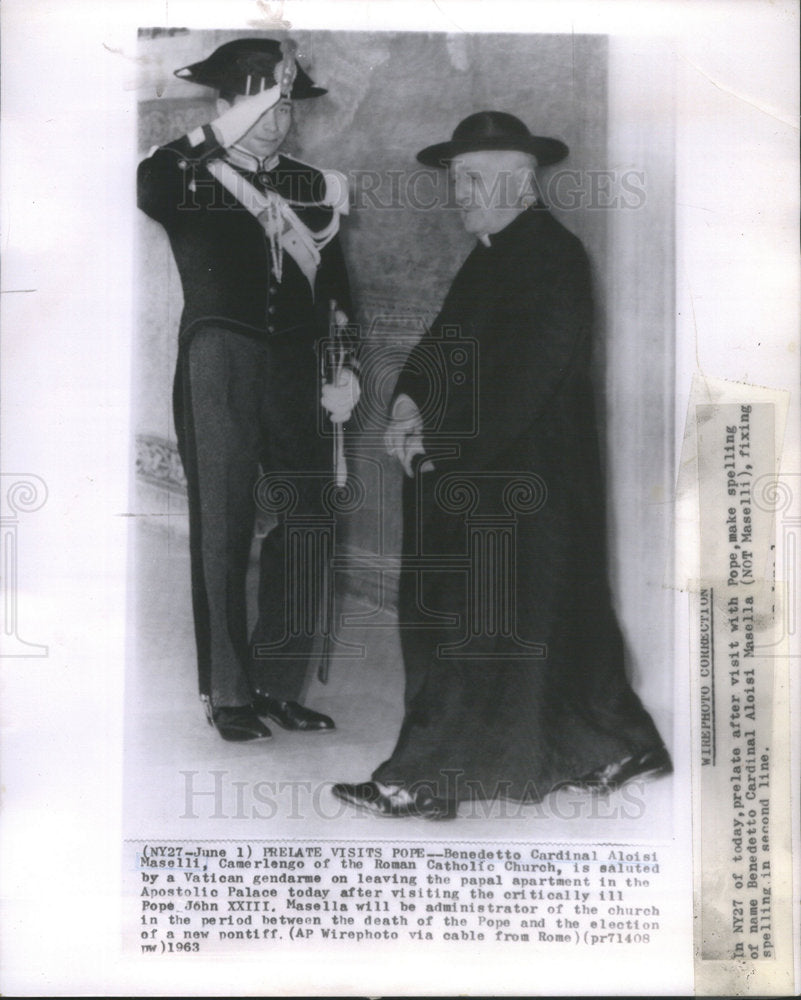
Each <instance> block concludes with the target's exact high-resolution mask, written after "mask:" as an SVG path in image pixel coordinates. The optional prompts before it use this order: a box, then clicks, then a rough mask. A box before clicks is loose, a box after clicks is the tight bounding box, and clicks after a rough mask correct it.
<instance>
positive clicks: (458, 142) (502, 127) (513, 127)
mask: <svg viewBox="0 0 801 1000" xmlns="http://www.w3.org/2000/svg"><path fill="white" fill-rule="evenodd" d="M507 149H509V150H511V149H515V150H518V151H520V152H521V153H531V154H533V155H534V156H536V157H537V162H538V163H539V165H540V166H547V164H549V163H558V162H559V160H563V159H564V158H565V157H566V156H567V154H568V152H569V150H568V148H567V146H566V145H565V144H564V143H563V142H560V140H559V139H548V138H546V137H545V136H541V135H532V134H531V133H530V132H529V130H528V129H527V128H526V126H525V125H524V124H523V122H521V121H520V119H519V118H515V116H514V115H509V114H507V113H506V112H505V111H479V112H477V113H476V114H474V115H470V116H469V117H467V118H465V119H464V120H463V121H460V122H459V124H458V125H457V126H456V128H455V129H454V131H453V136H452V137H451V141H450V142H438V143H436V144H435V145H434V146H426V148H425V149H421V150H420V152H419V153H418V154H417V159H418V160H419V161H420V162H421V163H424V164H425V165H426V166H427V167H444V166H447V165H448V164H449V163H450V162H451V160H452V159H453V158H454V157H456V156H461V155H462V154H463V153H477V152H481V151H483V150H507Z"/></svg>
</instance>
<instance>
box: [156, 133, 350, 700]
mask: <svg viewBox="0 0 801 1000" xmlns="http://www.w3.org/2000/svg"><path fill="white" fill-rule="evenodd" d="M334 176H336V175H334ZM138 180H139V205H140V207H141V208H142V209H143V210H144V211H145V212H146V213H147V214H148V215H149V216H150V217H151V218H152V219H155V220H156V221H157V222H159V223H161V225H162V226H163V227H164V229H165V230H166V232H167V235H168V237H169V240H170V244H171V247H172V251H173V255H174V257H175V261H176V264H177V266H178V270H179V273H180V276H181V282H182V287H183V293H184V309H183V314H182V317H181V323H180V346H179V353H178V364H177V368H176V376H175V384H174V397H173V402H174V411H175V426H176V431H177V436H178V448H179V451H180V454H181V459H182V462H183V465H184V469H185V472H186V477H187V486H188V499H189V527H190V551H191V557H192V597H193V607H194V618H195V635H196V640H197V650H198V666H199V684H200V693H201V695H202V696H208V697H209V698H210V699H211V703H212V704H213V705H214V706H223V705H225V706H237V705H244V704H248V703H249V702H250V700H251V697H252V692H253V690H254V689H255V690H257V691H259V692H260V693H265V694H270V695H272V696H273V697H277V698H279V699H283V700H294V699H296V698H298V697H299V696H300V694H301V691H302V689H303V686H304V682H305V678H306V674H307V668H308V655H309V652H310V650H311V646H312V642H313V639H314V630H313V629H309V628H306V629H305V630H299V631H298V630H295V631H293V630H292V629H291V628H289V626H288V624H287V623H291V622H293V621H295V620H296V619H297V618H298V615H297V614H296V613H295V612H294V611H292V610H291V609H288V605H287V602H288V601H290V600H291V599H292V598H291V597H289V596H288V595H287V589H288V585H287V583H286V580H287V579H288V577H287V569H286V566H287V563H286V559H287V551H286V549H287V546H286V544H285V542H286V537H285V535H284V534H283V525H282V524H281V523H279V524H277V525H276V526H275V527H274V528H273V530H272V531H270V533H269V534H268V535H267V537H266V538H265V540H264V543H263V545H262V551H261V568H260V583H259V591H258V620H257V622H256V624H255V627H254V629H253V631H252V633H251V635H250V637H249V638H248V633H247V595H246V576H247V569H248V555H249V551H250V545H251V540H252V532H253V522H254V515H255V506H254V491H255V488H256V484H257V482H258V480H259V476H260V475H262V474H267V475H271V476H276V477H280V478H282V479H283V480H287V481H289V487H288V488H289V489H290V491H291V492H292V495H294V496H296V506H295V511H294V512H295V513H296V514H298V515H311V516H318V515H319V514H320V513H321V510H320V504H321V499H320V497H321V481H322V483H323V484H324V482H325V477H326V475H328V476H330V475H331V444H330V438H326V437H325V436H324V435H322V434H321V433H320V432H319V428H320V426H321V421H320V415H319V412H318V398H319V391H320V364H319V359H318V353H317V347H318V342H319V341H320V340H321V339H323V338H326V337H327V336H328V333H329V331H328V311H329V301H330V300H331V299H335V300H336V302H337V303H338V305H339V307H340V308H341V309H343V310H344V311H345V312H346V313H348V314H350V310H351V303H350V293H349V288H348V277H347V272H346V269H345V264H344V261H343V257H342V251H341V249H340V245H339V241H338V238H337V236H336V231H337V227H338V222H339V213H338V208H340V207H342V206H341V205H337V204H335V203H334V202H335V201H336V199H335V198H333V197H331V194H332V190H333V193H334V194H337V195H344V196H345V197H346V196H347V191H346V189H345V186H344V178H343V179H342V181H343V183H342V184H340V185H339V186H338V187H337V186H336V185H332V184H331V178H330V177H327V176H326V175H325V174H324V173H323V172H322V171H320V170H318V169H317V168H315V167H312V166H310V165H308V164H306V163H302V162H301V161H299V160H296V159H293V158H291V157H289V156H285V155H283V154H279V155H277V156H275V157H273V158H271V159H270V161H269V162H267V163H260V162H258V161H257V160H256V158H255V157H253V156H252V155H251V154H249V153H248V152H247V151H245V150H241V149H239V148H238V147H236V146H233V147H232V148H231V149H225V148H223V147H222V146H221V145H220V144H219V142H218V141H217V139H216V137H215V134H214V132H213V130H212V128H211V127H209V126H206V127H204V128H201V129H196V130H195V131H194V132H191V133H190V134H189V135H188V136H184V137H183V138H181V139H178V140H177V141H175V142H172V143H169V144H168V145H166V146H163V147H161V148H159V149H157V150H156V151H155V152H153V153H152V154H151V155H150V156H148V157H147V158H146V159H145V160H144V161H143V162H142V163H141V164H140V166H139V172H138ZM226 182H227V183H226ZM273 194H277V195H279V196H280V198H281V199H283V202H278V201H276V199H275V198H274V197H273ZM260 199H261V201H260ZM261 203H267V204H269V205H270V206H272V208H274V209H276V210H277V211H279V212H282V213H284V214H283V215H281V216H280V220H281V222H282V224H283V223H285V222H286V220H287V219H289V220H290V221H291V220H292V218H295V219H297V220H300V223H301V224H302V225H301V226H295V227H294V229H292V228H290V229H286V230H285V231H283V233H282V234H281V236H280V238H279V239H278V240H277V241H276V239H275V238H274V237H273V238H271V237H270V236H269V235H268V231H267V229H265V226H264V225H263V224H262V221H261V220H262V219H263V218H264V215H263V210H262V212H261V214H260V213H259V211H258V207H259V204H261ZM287 206H288V209H287ZM270 231H271V232H273V233H275V229H270ZM291 238H296V239H297V238H299V239H300V243H301V245H302V247H305V256H304V254H302V253H300V252H299V251H298V244H297V243H295V244H294V247H295V256H293V253H291V252H290V251H289V249H287V248H286V247H287V246H289V243H288V242H287V241H288V240H289V239H291ZM281 248H283V252H282V249H281ZM296 257H297V260H296ZM292 583H293V585H294V584H297V588H296V589H302V585H303V581H302V580H300V581H298V580H295V578H294V576H293V577H292ZM309 599H310V600H311V598H309ZM315 599H316V598H315ZM314 617H315V609H314V608H307V609H306V610H305V612H304V616H303V621H304V622H308V621H310V620H312V619H314ZM265 651H266V652H265Z"/></svg>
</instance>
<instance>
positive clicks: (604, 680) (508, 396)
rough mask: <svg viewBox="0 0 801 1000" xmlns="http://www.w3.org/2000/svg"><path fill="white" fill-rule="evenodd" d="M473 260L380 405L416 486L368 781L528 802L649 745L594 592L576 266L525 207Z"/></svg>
mask: <svg viewBox="0 0 801 1000" xmlns="http://www.w3.org/2000/svg"><path fill="white" fill-rule="evenodd" d="M490 242H491V246H489V247H487V246H484V245H483V244H481V243H479V244H477V245H476V247H475V248H474V250H473V251H472V252H471V254H470V255H469V257H468V258H467V260H466V261H465V263H464V264H463V266H462V268H461V270H460V271H459V273H458V274H457V276H456V278H455V280H454V282H453V284H452V286H451V288H450V291H449V293H448V295H447V297H446V299H445V302H444V304H443V306H442V310H441V312H440V314H439V316H438V317H437V319H436V320H435V322H434V323H433V324H432V327H431V329H430V330H429V331H428V332H427V333H426V335H425V336H424V337H423V338H422V340H421V341H420V343H419V344H418V345H417V346H416V347H415V348H414V349H413V351H412V352H411V354H410V355H409V358H408V360H407V362H406V364H405V366H404V369H403V371H402V372H401V375H400V378H399V380H398V385H397V389H396V395H398V394H401V393H405V394H407V395H409V396H410V397H411V398H412V399H413V400H414V401H415V402H416V403H417V405H418V407H419V408H420V410H421V413H422V414H423V420H424V427H425V430H424V444H425V449H426V458H428V459H431V460H433V462H434V465H435V468H434V470H433V471H422V469H421V466H420V463H418V465H417V471H416V474H415V476H414V477H413V478H411V479H407V480H406V481H405V485H404V498H403V509H404V533H403V562H402V572H401V583H400V599H399V626H400V630H401V643H402V648H403V655H404V662H405V668H406V714H405V718H404V721H403V725H402V728H401V732H400V736H399V738H398V742H397V745H396V747H395V750H394V752H393V754H392V756H391V757H390V759H389V760H387V761H385V762H384V763H383V764H382V765H381V766H380V767H379V768H378V769H377V770H376V771H375V773H374V775H373V777H374V779H375V780H377V781H381V782H384V783H386V784H404V785H407V786H412V785H418V786H420V785H425V786H427V787H430V788H431V789H432V790H433V791H434V794H437V795H440V796H442V797H446V798H456V799H468V798H471V797H473V798H493V797H495V796H498V795H500V796H508V797H511V798H519V799H525V800H530V801H537V800H539V799H541V798H542V797H543V796H544V795H546V794H547V793H548V792H549V791H551V790H552V789H553V788H554V787H555V786H557V785H559V784H560V783H561V782H564V781H569V780H570V779H577V778H579V777H581V776H583V775H585V774H587V773H588V772H590V771H593V770H595V769H596V768H602V767H605V766H606V765H609V764H614V763H617V762H620V761H621V760H623V759H624V758H626V757H629V756H632V755H640V754H642V753H644V752H646V751H649V750H653V749H657V748H659V747H661V746H662V740H661V738H660V736H659V734H658V732H657V730H656V728H655V726H654V724H653V722H652V720H651V718H650V716H649V715H648V713H647V712H646V711H645V709H644V708H643V706H642V704H641V703H640V700H639V698H638V697H637V695H636V694H635V693H634V691H633V690H632V689H631V687H630V685H629V683H628V680H627V678H626V674H625V668H624V652H623V640H622V636H621V632H620V629H619V627H618V624H617V621H616V617H615V613H614V610H613V607H612V602H611V595H610V590H609V585H608V580H607V554H606V542H605V533H606V523H605V510H604V487H603V480H602V476H601V469H600V461H599V451H598V434H597V427H596V412H595V402H594V399H593V389H592V382H591V375H590V360H591V347H592V345H591V326H592V296H591V286H590V274H589V264H588V261H587V257H586V254H585V252H584V249H583V247H582V245H581V243H580V242H579V240H577V239H576V237H574V236H573V235H572V234H570V233H569V232H568V231H567V230H566V229H565V228H564V227H563V226H561V225H560V224H559V223H558V222H557V221H556V220H555V219H554V218H553V217H552V216H551V215H550V214H549V213H548V212H547V211H546V210H544V209H542V208H533V209H529V210H527V211H525V212H523V213H522V214H521V215H520V216H518V217H517V218H516V219H515V220H514V221H513V222H512V223H511V224H510V225H509V226H507V227H506V228H505V229H504V230H502V231H501V232H500V233H497V234H496V235H494V236H492V237H490Z"/></svg>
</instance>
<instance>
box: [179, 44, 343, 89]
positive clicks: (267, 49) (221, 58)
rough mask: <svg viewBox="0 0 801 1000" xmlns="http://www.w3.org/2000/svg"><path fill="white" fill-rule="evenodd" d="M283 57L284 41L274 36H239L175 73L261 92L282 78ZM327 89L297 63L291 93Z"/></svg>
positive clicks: (206, 82) (218, 86)
mask: <svg viewBox="0 0 801 1000" xmlns="http://www.w3.org/2000/svg"><path fill="white" fill-rule="evenodd" d="M283 58H284V53H283V50H282V48H281V43H280V42H277V41H275V39H273V38H237V39H236V40H235V41H233V42H226V43H225V45H221V46H220V47H219V48H218V49H215V50H214V52H212V54H211V55H210V56H209V57H208V58H207V59H203V60H201V61H200V62H196V63H192V64H191V66H184V67H183V68H182V69H177V70H176V71H175V75H176V76H177V77H180V78H181V79H182V80H189V81H191V82H192V83H199V84H201V85H202V86H204V87H214V89H215V90H222V91H225V92H228V93H231V94H244V95H248V94H258V93H260V91H262V90H269V89H270V88H271V87H274V86H275V85H276V84H278V83H280V82H281V81H280V80H276V78H275V68H276V66H277V65H278V64H279V63H280V62H281V61H282V60H283ZM327 93H328V91H327V90H324V89H323V88H322V87H316V86H315V85H314V83H313V81H312V80H310V79H309V77H308V76H307V74H306V73H304V71H303V70H302V69H301V68H300V66H298V67H297V75H296V76H295V80H294V83H293V84H292V90H291V92H290V95H289V96H290V97H292V98H293V99H294V100H303V99H304V98H307V97H321V96H322V95H323V94H327Z"/></svg>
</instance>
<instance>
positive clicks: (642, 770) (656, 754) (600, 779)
mask: <svg viewBox="0 0 801 1000" xmlns="http://www.w3.org/2000/svg"><path fill="white" fill-rule="evenodd" d="M672 771H673V765H672V763H671V762H670V755H669V754H668V752H667V750H666V749H665V747H660V748H659V749H658V750H648V751H647V752H646V753H644V754H641V755H640V756H639V757H626V758H624V760H621V761H618V762H617V763H615V764H609V765H607V766H606V767H599V768H597V769H596V770H595V771H590V772H589V774H585V775H584V777H583V778H579V779H578V780H577V781H566V782H565V783H564V784H563V785H562V786H561V787H563V788H573V789H576V790H579V791H589V792H600V793H602V794H604V795H606V794H608V793H609V792H614V791H615V790H616V789H618V788H620V787H621V785H625V784H626V782H627V781H631V780H632V779H633V778H642V779H643V780H644V781H648V780H651V779H653V778H661V777H662V776H663V775H665V774H671V773H672Z"/></svg>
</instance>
